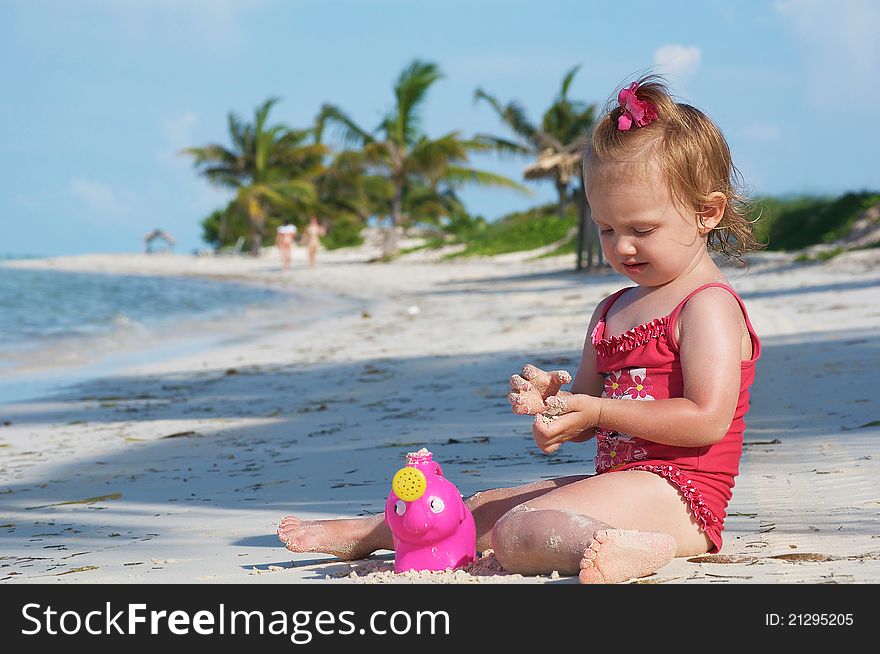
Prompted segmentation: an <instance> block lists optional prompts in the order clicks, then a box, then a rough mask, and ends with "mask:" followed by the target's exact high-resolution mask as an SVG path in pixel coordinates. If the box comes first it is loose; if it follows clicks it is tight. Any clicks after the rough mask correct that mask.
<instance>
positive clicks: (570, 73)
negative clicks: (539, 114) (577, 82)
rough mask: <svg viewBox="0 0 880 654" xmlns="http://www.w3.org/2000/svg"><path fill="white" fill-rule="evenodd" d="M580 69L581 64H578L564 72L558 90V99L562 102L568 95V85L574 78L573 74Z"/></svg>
mask: <svg viewBox="0 0 880 654" xmlns="http://www.w3.org/2000/svg"><path fill="white" fill-rule="evenodd" d="M580 69H581V65H580V64H578V65H577V66H575V67H574V68H572V69H571V70H570V71H568V72H567V73H566V74H565V77H563V78H562V88H561V89H560V91H559V100H561V101H562V102H565V101H566V98H567V97H568V87H570V86H571V81H572V80H573V79H574V76H575V75H577V72H578V71H579V70H580Z"/></svg>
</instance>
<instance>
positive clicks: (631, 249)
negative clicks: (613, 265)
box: [614, 238, 636, 257]
mask: <svg viewBox="0 0 880 654" xmlns="http://www.w3.org/2000/svg"><path fill="white" fill-rule="evenodd" d="M614 251H615V252H616V253H617V255H618V256H620V257H624V256H631V255H633V254H635V253H636V246H635V244H634V243H633V242H632V240H631V239H628V238H618V239H617V241H616V242H615V243H614Z"/></svg>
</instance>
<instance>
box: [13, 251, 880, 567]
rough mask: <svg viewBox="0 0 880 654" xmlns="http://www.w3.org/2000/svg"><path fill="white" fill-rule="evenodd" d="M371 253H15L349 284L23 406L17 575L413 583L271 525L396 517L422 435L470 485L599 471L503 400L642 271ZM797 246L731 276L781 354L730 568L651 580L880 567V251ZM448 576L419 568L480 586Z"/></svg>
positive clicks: (750, 430)
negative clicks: (226, 339) (301, 314)
mask: <svg viewBox="0 0 880 654" xmlns="http://www.w3.org/2000/svg"><path fill="white" fill-rule="evenodd" d="M298 254H302V253H298ZM374 254H375V252H374V251H373V250H371V249H370V248H369V247H364V248H358V249H353V250H347V251H335V252H324V251H322V252H320V253H319V256H318V266H317V268H316V269H315V270H309V269H308V268H306V267H305V265H304V262H303V261H302V259H303V257H302V256H300V257H299V260H297V258H296V256H295V257H294V265H293V269H292V270H291V271H289V273H286V274H282V273H281V272H280V270H279V262H278V260H277V259H275V258H272V257H271V256H267V257H261V258H258V259H251V258H250V257H247V258H238V257H236V258H226V257H204V258H202V257H190V256H186V255H85V256H82V257H64V258H55V259H50V260H34V259H27V260H16V263H18V262H20V261H26V262H28V263H27V265H28V266H39V265H43V266H48V267H51V268H52V269H55V270H88V271H90V272H110V273H113V272H115V273H118V274H160V275H161V274H167V275H173V274H185V275H192V276H203V277H204V276H208V275H214V276H217V277H219V278H222V279H228V280H233V279H235V281H243V280H248V282H247V283H257V284H270V285H278V286H279V287H283V286H287V287H289V288H292V289H296V290H302V291H305V292H307V293H315V294H318V295H312V296H311V297H318V296H321V294H325V293H330V294H333V295H334V296H336V297H337V298H342V300H341V301H342V304H344V305H345V308H344V309H340V311H339V312H338V313H337V314H336V315H333V316H321V317H320V318H319V319H317V320H315V321H312V322H307V323H305V324H295V326H293V327H285V325H290V324H292V323H295V321H296V320H295V317H294V318H291V317H290V316H284V315H276V316H275V319H276V320H275V322H274V325H275V328H273V329H268V330H266V331H265V332H260V333H250V334H248V337H247V338H244V339H243V340H240V341H238V342H234V343H227V344H225V345H218V346H211V347H209V348H208V349H206V350H204V351H199V352H190V353H187V354H186V355H184V356H180V357H177V358H173V359H170V360H162V361H152V362H140V363H138V364H137V365H133V366H131V367H129V368H128V369H127V370H126V374H125V375H122V376H120V377H113V378H109V377H106V378H105V377H99V378H97V379H93V380H91V381H88V382H84V383H81V384H78V385H75V386H73V387H71V388H68V389H66V390H65V391H63V392H61V393H58V394H55V395H53V396H51V397H44V398H38V399H37V400H34V401H27V402H18V403H13V404H11V405H4V408H5V409H7V411H8V412H10V417H9V418H8V420H9V421H10V422H11V423H12V424H10V425H5V426H0V466H2V467H0V469H2V471H3V472H4V474H3V475H2V478H3V480H4V481H3V482H2V483H0V544H2V549H3V550H4V553H5V554H8V555H9V556H11V557H13V558H11V559H7V560H4V561H3V562H2V563H3V564H5V566H4V567H3V568H0V578H2V581H3V583H91V582H111V583H119V582H125V583H155V582H168V583H179V582H196V583H212V582H229V583H313V582H319V583H361V582H362V583H411V582H412V581H413V580H412V579H409V580H407V579H403V578H393V579H387V578H382V579H381V581H380V580H377V579H379V577H377V573H376V570H379V569H380V568H377V567H376V566H381V564H382V562H383V561H384V562H387V559H388V556H389V554H388V553H387V552H384V553H382V552H380V553H378V554H377V555H376V556H375V557H374V559H373V560H374V561H378V563H374V564H373V568H372V569H373V573H372V574H366V572H364V571H365V570H367V571H369V570H368V569H369V566H368V565H367V564H364V562H360V563H359V564H353V565H352V564H347V563H342V562H339V561H338V560H336V559H335V558H334V557H328V556H324V555H314V554H303V555H295V554H292V553H290V552H287V551H286V550H284V549H283V547H281V545H280V543H279V542H278V541H277V538H276V537H275V534H274V529H275V526H276V525H277V522H278V520H280V518H281V517H282V516H283V515H287V514H291V513H293V514H296V515H300V516H301V517H304V518H307V519H308V518H326V517H351V516H355V515H363V514H370V513H376V512H380V511H381V510H382V506H383V505H384V499H385V495H386V494H387V489H388V484H389V483H390V476H391V475H392V474H393V472H394V471H395V470H397V468H398V467H400V465H402V463H403V459H404V456H405V453H406V452H407V451H411V450H412V449H418V448H419V447H421V446H422V445H424V446H426V447H428V449H430V450H431V451H433V452H434V454H435V456H434V458H435V460H437V461H438V462H440V463H441V464H442V465H443V468H444V471H445V472H446V474H447V476H448V477H449V478H450V479H451V480H452V481H453V482H454V483H455V484H456V485H457V486H458V488H459V490H460V491H461V492H462V493H463V494H465V495H467V494H470V493H473V492H475V491H477V490H481V489H484V488H488V487H492V486H499V485H514V484H518V483H524V482H527V481H532V480H534V479H538V478H544V477H556V476H562V475H566V474H576V473H583V472H592V460H591V456H592V454H591V452H590V450H589V447H586V448H584V447H580V448H577V447H568V448H562V449H561V450H560V452H559V453H558V454H557V455H554V456H551V457H546V456H544V455H542V454H540V452H537V450H536V449H535V448H534V445H533V444H532V443H531V435H530V433H529V430H528V421H524V420H523V419H522V417H520V416H514V415H512V414H511V413H510V411H509V407H508V406H507V402H506V399H505V395H506V384H507V378H508V377H509V376H510V374H512V373H513V372H516V371H517V370H518V369H519V368H521V367H522V365H523V364H524V363H527V362H529V361H531V362H534V363H536V364H538V365H542V364H543V365H546V366H553V367H560V368H566V369H568V370H570V371H571V372H574V367H576V365H577V360H578V358H579V355H580V347H581V345H582V342H583V338H584V330H585V329H586V321H587V320H588V318H589V315H590V312H591V310H592V308H593V306H595V304H596V302H598V301H599V300H601V299H602V298H603V297H605V296H607V295H608V294H610V293H612V292H614V291H616V290H618V289H620V288H623V287H624V286H628V285H631V283H630V282H629V280H627V279H625V278H622V277H620V276H618V275H616V274H614V273H610V272H603V273H600V274H586V273H583V272H581V273H577V272H575V271H574V270H573V268H574V257H573V256H571V257H567V256H566V257H555V258H549V259H537V260H529V256H530V254H529V253H513V254H511V255H501V256H496V257H490V258H481V259H477V260H462V261H459V260H453V261H449V262H437V261H435V260H433V259H432V257H431V255H429V254H428V253H421V252H416V253H413V254H412V255H408V256H406V257H402V258H401V259H400V260H397V261H394V262H392V263H387V264H383V263H375V264H370V263H367V261H369V259H370V258H371V257H372V256H373V255H374ZM793 258H794V255H789V254H780V253H762V254H760V255H755V256H753V257H752V265H751V270H749V271H748V272H745V271H743V270H739V269H730V270H728V269H725V270H724V272H725V273H726V274H727V275H728V277H729V279H730V281H731V283H732V285H733V286H734V288H735V289H736V290H737V292H738V293H740V295H741V296H742V297H743V299H744V301H745V302H746V306H747V308H748V310H749V314H750V318H751V320H752V323H753V324H754V325H755V329H756V330H757V332H758V334H759V336H760V337H761V339H762V344H763V346H764V354H763V355H762V359H761V361H760V362H759V364H758V366H759V367H758V374H757V379H756V382H755V386H754V387H753V389H752V409H751V411H750V413H749V415H748V417H747V429H746V447H745V448H744V455H743V460H742V464H741V471H740V476H739V477H738V478H737V484H736V487H735V489H734V493H733V500H732V502H731V505H730V506H729V508H728V512H729V517H728V519H727V521H726V529H725V532H724V538H725V545H724V548H723V550H722V553H721V555H719V557H722V558H714V559H712V560H709V559H710V558H711V557H704V558H706V559H707V560H706V561H704V562H689V561H688V560H686V559H675V560H674V561H673V562H672V563H670V564H669V565H668V566H666V567H664V568H663V569H661V570H660V571H658V573H656V574H655V575H653V576H652V577H650V578H648V579H646V580H642V582H643V583H766V582H771V583H777V582H792V583H797V582H809V583H816V582H820V581H828V580H839V581H843V582H856V583H860V582H876V581H880V543H878V541H877V539H876V538H875V535H876V534H877V533H880V518H878V507H880V475H878V474H877V473H878V472H880V470H878V459H877V457H876V455H875V456H873V457H872V452H874V451H875V450H876V447H875V445H874V444H875V443H876V442H877V438H878V436H880V421H878V419H880V415H875V413H876V411H875V410H874V407H875V406H876V403H875V402H873V400H872V399H871V398H872V395H871V393H870V389H871V388H873V386H874V385H875V383H876V382H880V377H878V372H877V371H876V370H874V369H872V368H871V366H870V365H869V362H870V361H871V360H872V357H874V358H873V360H876V353H877V352H878V351H880V335H878V330H877V325H878V324H880V317H878V316H880V314H878V308H877V303H876V299H877V298H878V297H880V271H878V267H877V263H878V258H880V254H878V252H877V251H876V250H874V251H863V252H857V253H856V252H854V253H849V254H845V255H840V256H839V257H837V258H835V259H832V260H830V261H829V262H826V263H822V264H818V263H803V264H800V263H796V262H794V261H793ZM6 263H8V262H4V264H6ZM414 308H415V309H414ZM268 322H269V324H272V320H269V321H268ZM829 389H831V390H829ZM833 389H847V390H846V391H844V392H837V393H835V392H833ZM861 389H866V390H861ZM776 441H778V442H776ZM36 443H39V444H40V445H39V446H37V445H36ZM10 525H12V526H10ZM206 543H210V544H211V546H207V547H206ZM783 555H789V556H787V557H785V556H783ZM795 555H802V556H795ZM807 555H809V556H807ZM780 556H783V558H774V557H780ZM723 557H728V559H730V561H729V562H726V563H724V561H727V560H728V559H725V558H723ZM13 572H14V573H16V574H10V573H13ZM352 572H354V574H355V576H354V577H350V576H349V575H351V574H352ZM361 572H363V573H364V574H363V575H362V574H360V573H361ZM451 575H452V573H441V574H439V575H434V576H432V578H431V579H430V580H427V579H420V580H416V581H430V582H432V583H465V581H462V580H461V579H459V580H454V579H452V577H451ZM328 577H329V578H328ZM475 580H476V581H478V582H479V583H573V580H572V579H571V578H565V577H563V578H561V579H550V578H549V577H538V578H519V579H511V578H509V577H506V576H503V575H500V576H499V575H494V576H493V575H486V576H480V577H474V578H469V579H467V580H466V581H467V582H470V581H475Z"/></svg>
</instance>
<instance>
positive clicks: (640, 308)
mask: <svg viewBox="0 0 880 654" xmlns="http://www.w3.org/2000/svg"><path fill="white" fill-rule="evenodd" d="M583 169H584V188H585V189H586V193H587V197H588V200H589V203H590V207H591V208H592V219H593V220H594V221H595V222H596V224H597V225H598V227H599V231H600V238H601V243H602V250H603V252H604V254H605V257H606V258H607V260H608V261H609V262H610V264H611V266H612V267H613V268H614V270H615V271H616V272H618V273H619V274H621V275H623V276H624V277H627V278H629V279H630V280H631V281H632V282H634V285H631V286H627V287H625V288H623V289H621V290H619V291H617V292H616V293H613V294H611V295H610V296H608V297H607V298H605V299H604V300H602V301H601V302H600V303H599V304H598V305H597V306H596V308H595V310H594V311H593V315H592V318H591V319H590V322H589V326H588V327H587V329H586V339H585V342H584V346H583V353H582V357H581V360H580V364H579V366H578V370H577V374H576V375H575V377H574V380H573V381H572V378H571V376H570V375H569V374H568V373H567V372H565V371H559V370H558V371H553V372H545V371H544V370H541V369H539V368H537V367H535V366H533V365H526V366H525V367H524V368H523V369H522V371H521V373H519V374H515V375H513V376H512V377H511V379H510V392H509V394H508V400H509V402H510V404H511V406H512V409H513V412H514V413H516V414H521V415H530V416H534V421H533V422H532V435H533V437H534V440H535V442H536V444H537V446H538V448H539V449H540V450H541V451H542V452H544V453H551V452H554V451H556V450H557V449H559V448H560V447H561V446H563V445H565V444H566V443H569V442H571V443H582V442H584V441H588V440H590V439H592V438H596V455H595V471H596V474H594V475H574V476H570V477H561V478H557V479H550V480H546V479H545V480H539V481H535V482H533V483H531V484H527V485H524V486H519V487H516V488H500V489H494V490H488V491H483V492H480V493H476V494H475V495H473V496H472V497H470V498H468V499H467V500H466V504H467V506H468V507H469V508H470V510H471V512H472V513H473V517H474V520H475V522H476V529H477V549H478V550H481V551H482V550H485V549H487V548H489V547H491V548H492V549H493V550H494V552H495V556H496V557H497V559H498V561H499V562H500V563H501V564H502V565H503V567H504V569H505V570H508V571H510V572H514V573H520V574H541V575H546V574H549V573H551V572H552V571H554V570H556V571H558V572H560V573H562V574H571V575H574V574H577V575H578V576H579V579H580V581H581V582H583V583H615V582H620V581H624V580H627V579H631V578H634V577H641V576H645V575H648V574H651V573H653V572H655V571H656V570H658V569H659V568H661V567H662V566H664V565H666V564H667V563H669V561H670V560H671V559H672V558H673V557H674V556H692V555H697V554H702V553H705V552H713V553H714V552H718V551H719V550H720V549H721V546H722V537H721V534H722V530H723V528H724V518H725V515H726V514H725V511H726V509H727V505H728V502H729V501H730V498H731V496H732V490H733V486H734V478H735V477H736V476H737V474H738V472H739V461H740V457H741V456H742V442H743V432H744V429H745V421H744V419H745V416H746V413H747V412H748V410H749V387H750V386H751V384H752V381H753V380H754V377H755V365H756V361H757V360H758V357H759V356H760V353H761V344H760V342H759V340H758V336H757V335H756V334H755V331H754V329H753V328H752V325H751V323H750V321H749V318H748V314H747V313H746V309H745V305H744V304H743V301H742V300H741V299H740V297H739V296H738V295H737V294H736V292H735V291H734V290H733V288H731V285H730V282H729V281H728V280H727V278H726V277H725V275H724V273H722V271H721V270H720V269H719V268H718V266H717V265H716V264H715V262H714V261H713V260H712V258H711V257H710V256H709V250H710V248H711V249H713V250H716V251H718V252H721V253H722V254H724V255H726V256H729V257H731V258H737V259H739V258H740V257H741V256H742V254H743V253H745V252H746V251H748V250H749V249H758V248H760V247H761V246H760V244H759V243H757V242H756V240H755V239H754V237H753V235H752V231H751V229H752V223H751V222H750V221H749V220H747V219H746V217H745V211H744V209H743V206H744V205H743V204H742V198H741V196H740V195H739V194H738V193H737V191H736V190H735V186H734V182H735V181H736V174H737V173H736V168H734V166H733V162H732V160H731V156H730V151H729V149H728V145H727V143H726V141H725V139H724V137H723V136H722V134H721V132H720V130H719V129H718V127H716V125H715V124H714V123H713V122H712V121H711V120H710V119H709V118H708V117H707V116H706V115H705V114H703V113H702V112H701V111H699V110H697V109H695V108H694V107H692V106H690V105H687V104H682V103H678V102H676V101H675V100H674V99H673V98H672V97H671V96H670V94H669V92H668V90H667V88H666V86H665V84H664V82H663V80H662V79H661V78H659V77H656V76H650V77H646V78H643V79H642V80H640V81H639V82H635V83H633V84H631V85H630V86H629V87H627V88H624V89H623V90H621V91H620V92H619V94H618V96H617V103H616V104H615V105H614V106H613V107H611V108H610V109H607V110H606V112H605V114H604V116H603V117H602V118H601V120H600V121H599V122H598V123H597V124H596V127H595V130H594V132H593V134H592V137H591V141H590V143H589V145H588V147H587V150H586V153H585V155H584V159H583ZM551 306H552V305H551ZM569 382H571V392H566V391H562V390H560V389H561V387H562V386H563V385H564V384H568V383H569ZM278 535H279V537H280V539H281V540H282V541H283V542H284V543H285V545H286V546H287V548H288V549H289V550H292V551H294V552H325V553H329V554H334V555H336V556H338V557H340V558H343V559H357V558H363V557H364V556H366V555H368V554H370V553H371V552H373V551H375V550H377V549H391V548H392V547H393V541H392V536H391V532H390V530H389V529H388V526H387V525H386V524H385V522H384V516H383V515H381V514H380V515H377V516H371V517H366V518H355V519H344V520H317V521H303V520H300V519H299V518H296V517H294V516H289V517H286V518H284V519H283V520H282V521H281V525H280V526H279V528H278Z"/></svg>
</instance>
